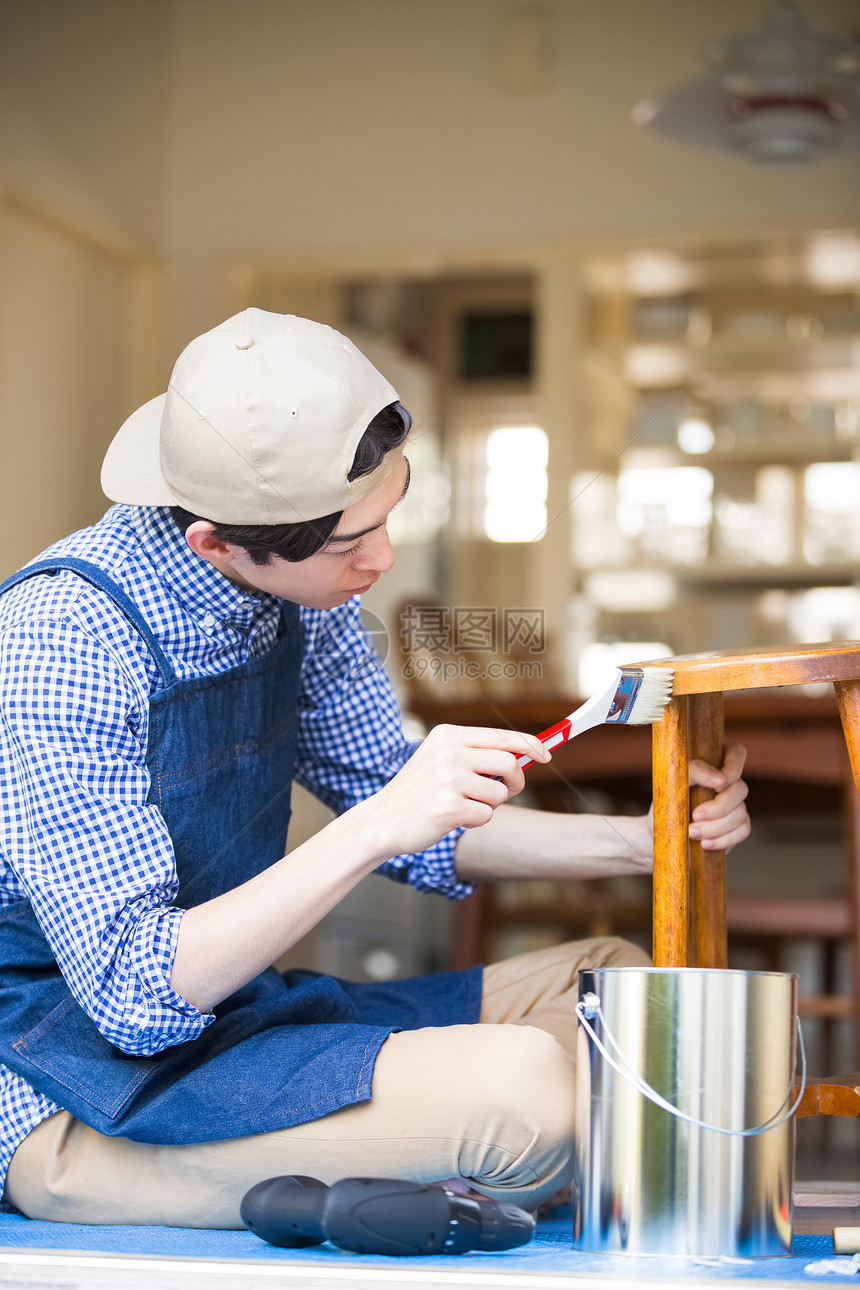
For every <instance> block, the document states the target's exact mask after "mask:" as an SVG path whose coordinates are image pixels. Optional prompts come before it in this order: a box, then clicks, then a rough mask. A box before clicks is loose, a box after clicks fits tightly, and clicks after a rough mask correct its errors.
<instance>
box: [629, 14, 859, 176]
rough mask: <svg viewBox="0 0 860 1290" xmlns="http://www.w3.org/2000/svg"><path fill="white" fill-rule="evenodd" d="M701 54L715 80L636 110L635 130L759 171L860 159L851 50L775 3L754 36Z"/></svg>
mask: <svg viewBox="0 0 860 1290" xmlns="http://www.w3.org/2000/svg"><path fill="white" fill-rule="evenodd" d="M704 54H705V58H706V60H707V61H708V63H709V64H710V65H711V67H712V68H713V71H714V74H713V75H712V76H708V77H707V78H705V79H704V80H701V81H689V82H687V84H685V85H681V86H679V87H678V89H676V90H670V91H669V93H668V94H664V95H663V96H662V97H661V98H658V99H646V100H644V101H643V102H641V103H637V105H636V107H635V108H634V109H633V120H634V121H635V122H636V123H637V125H647V126H650V127H651V129H653V130H657V131H658V132H659V133H660V134H665V135H668V136H669V137H670V138H672V139H677V140H679V141H680V142H681V143H690V144H696V145H699V146H701V147H705V148H722V149H724V150H727V151H729V152H735V153H738V154H739V155H740V156H742V157H746V158H747V159H748V160H750V161H758V162H763V163H765V164H768V165H773V164H777V163H781V164H786V163H797V162H802V161H815V160H817V159H818V158H820V157H825V156H835V155H839V154H841V153H849V152H857V151H860V44H858V42H857V41H855V40H849V39H847V38H842V37H837V36H823V35H819V33H818V32H813V31H810V29H809V28H808V27H807V26H806V24H805V22H804V20H803V15H802V14H801V12H800V10H799V9H798V8H797V6H796V5H795V4H793V3H791V0H781V2H780V3H778V4H776V5H775V6H774V7H773V8H772V9H771V10H770V11H769V13H768V14H767V17H766V19H765V25H764V27H763V29H762V30H761V31H757V32H752V33H751V34H749V35H744V36H729V37H727V38H726V39H725V40H721V41H717V42H716V43H714V44H712V45H710V46H708V47H707V48H706V49H705V51H704Z"/></svg>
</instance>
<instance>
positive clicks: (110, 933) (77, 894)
mask: <svg viewBox="0 0 860 1290" xmlns="http://www.w3.org/2000/svg"><path fill="white" fill-rule="evenodd" d="M46 555H52V556H53V555H65V556H76V557H77V558H78V559H83V560H88V561H90V562H91V563H93V564H95V565H97V566H99V567H100V568H101V569H103V570H104V572H105V573H106V574H107V575H108V577H110V578H112V579H113V580H114V581H115V582H117V583H119V585H120V586H121V587H122V588H123V589H124V590H125V591H126V592H127V593H128V594H129V595H130V596H131V598H132V600H133V601H134V602H135V603H136V604H137V605H138V606H139V607H140V609H141V610H142V612H143V615H144V617H145V618H146V620H147V622H148V623H149V625H150V627H151V628H152V630H153V632H154V633H155V636H156V638H157V640H158V642H159V644H160V645H161V647H162V649H163V650H164V652H165V654H166V655H167V657H168V659H169V661H170V663H171V665H172V666H173V668H174V671H175V673H176V676H177V678H179V679H189V678H195V677H203V676H214V675H217V674H219V673H221V672H225V671H227V670H228V669H230V668H233V667H237V666H238V665H239V664H241V663H244V662H246V661H247V660H249V659H252V658H257V657H259V656H260V655H263V654H265V653H266V652H267V651H268V650H269V649H270V648H271V647H272V645H273V644H274V642H275V638H276V634H277V629H278V620H279V612H280V602H279V601H278V600H277V599H276V598H275V597H274V596H270V595H265V594H261V595H259V596H251V595H249V594H247V593H246V592H244V591H242V590H240V589H238V588H237V587H235V586H234V585H233V584H232V583H230V582H229V581H228V580H227V579H226V578H224V577H222V575H221V574H220V573H218V572H217V570H215V569H214V568H212V566H211V565H209V564H207V563H206V562H205V561H203V560H200V559H199V558H198V557H197V556H195V555H194V554H193V552H192V551H191V550H190V549H189V547H188V546H187V545H186V543H185V541H184V539H183V538H182V536H181V535H180V533H179V531H178V530H177V528H176V526H175V525H174V523H173V519H172V517H171V515H170V512H169V511H168V510H166V509H160V508H150V507H128V506H114V507H112V508H111V509H110V510H109V511H108V512H107V514H106V515H105V516H104V517H103V519H101V520H100V521H99V522H98V523H97V524H95V525H93V526H92V527H91V528H88V529H84V530H82V531H81V532H79V533H76V534H73V535H72V536H71V537H69V538H66V539H64V540H63V541H62V542H59V543H57V545H55V546H54V547H51V548H50V551H49V552H47V553H46ZM302 620H303V622H304V625H305V632H306V643H305V655H304V660H303V664H302V673H301V686H300V697H299V730H298V751H297V762H296V773H295V779H296V780H297V781H298V782H299V783H300V784H302V785H303V786H304V787H305V788H307V789H308V790H309V791H310V792H311V793H313V794H314V796H315V797H317V798H319V800H320V801H321V802H323V803H324V804H325V805H326V806H328V807H330V808H331V809H332V810H333V811H334V812H335V813H336V814H340V813H341V812H343V811H345V810H348V809H349V807H351V806H353V805H354V804H355V803H356V802H359V801H361V800H363V799H364V798H366V797H369V796H370V795H371V794H373V793H374V792H376V791H378V789H379V788H381V787H382V785H383V784H385V783H387V782H388V780H389V779H390V778H391V776H392V775H394V774H395V773H396V772H397V771H398V770H399V769H400V768H401V767H402V766H403V764H404V763H405V762H406V761H407V759H408V758H409V757H410V756H411V755H412V753H413V752H414V750H415V748H416V747H417V745H416V744H414V743H410V742H408V741H407V740H406V739H405V737H404V735H403V731H402V728H401V722H400V713H399V709H398V706H397V701H396V699H395V697H394V694H393V691H392V689H391V685H390V683H389V681H388V678H387V676H386V674H385V672H384V670H383V668H382V667H381V665H380V664H379V660H378V655H377V654H376V653H375V651H374V648H373V645H372V644H371V643H369V638H368V636H367V633H366V632H365V630H364V628H363V625H362V622H361V617H360V606H359V603H358V598H357V597H355V598H353V599H352V600H350V601H348V602H347V603H346V604H344V605H341V606H339V607H337V608H335V609H330V610H315V609H302ZM158 684H159V676H158V671H157V668H156V665H155V662H154V660H153V658H152V655H151V653H150V652H149V650H148V649H147V647H146V645H145V643H144V642H143V640H142V639H141V637H140V636H139V634H138V633H137V632H136V631H135V630H134V628H133V627H131V625H130V624H129V623H128V621H127V619H126V618H125V617H124V615H123V614H122V613H121V612H120V611H119V610H118V609H117V608H116V606H115V605H113V603H112V602H111V601H110V600H109V599H108V598H107V597H106V596H105V595H104V593H102V592H101V591H99V590H97V589H96V588H94V587H92V586H90V584H89V583H87V582H85V581H84V580H83V579H82V578H80V577H78V576H77V575H75V574H73V573H71V572H68V571H65V572H62V573H60V574H57V575H56V576H54V577H52V578H34V579H32V580H29V581H26V582H24V583H23V584H19V585H18V586H16V587H13V588H12V589H11V590H9V591H7V592H5V593H4V594H3V596H0V723H2V724H0V801H2V803H3V809H2V818H0V829H2V833H0V905H6V904H9V903H10V902H12V901H15V900H18V899H20V898H21V897H22V896H24V897H26V898H27V899H28V900H29V901H30V902H31V904H32V906H33V909H34V910H35V913H36V915H37V917H38V919H39V923H40V925H41V927H42V930H43V931H44V933H45V936H46V937H47V939H48V941H49V943H50V945H51V948H52V950H53V953H54V955H55V956H56V959H57V962H58V964H59V966H60V968H61V969H62V972H63V975H64V977H65V979H66V981H67V983H68V985H69V987H70V989H71V990H72V992H73V994H74V996H75V998H76V999H77V1000H78V1002H79V1003H80V1004H81V1006H82V1007H83V1008H85V1009H86V1011H87V1012H88V1013H89V1015H90V1016H91V1017H92V1018H93V1020H94V1021H95V1023H96V1025H97V1026H98V1027H99V1030H100V1031H101V1033H102V1034H103V1035H104V1036H105V1038H107V1039H108V1040H109V1041H110V1042H111V1043H113V1044H115V1045H117V1046H118V1047H119V1048H120V1049H121V1050H122V1051H123V1052H126V1053H129V1054H132V1055H147V1054H151V1053H156V1052H159V1051H161V1050H162V1049H164V1048H166V1047H168V1046H169V1045H171V1044H178V1043H183V1042H185V1041H186V1040H189V1039H194V1038H195V1037H196V1036H198V1035H199V1034H200V1033H201V1031H202V1030H203V1028H204V1027H205V1026H206V1025H208V1024H209V1023H210V1022H211V1021H212V1019H213V1018H212V1016H211V1015H205V1014H201V1013H200V1012H199V1011H198V1010H197V1009H196V1008H194V1007H192V1006H191V1005H190V1004H189V1003H187V1002H186V1001H185V999H183V998H182V997H181V996H180V995H178V994H177V993H176V992H175V991H174V990H172V989H171V988H170V972H171V966H172V963H173V957H174V953H175V949H176V938H177V935H178V931H179V921H180V918H181V916H182V910H181V909H179V908H177V907H176V906H175V905H174V904H173V903H172V902H173V900H174V898H175V896H176V892H177V890H178V882H177V875H176V866H175V863H174V857H173V848H172V846H171V841H170V837H169V835H168V833H167V830H166V828H165V825H164V821H163V819H162V817H161V815H160V813H159V812H158V811H157V810H156V809H155V808H154V807H152V806H148V805H147V801H146V798H147V791H148V787H149V777H148V775H147V771H146V764H145V758H146V746H147V725H148V707H149V697H150V694H151V692H152V691H153V690H154V689H155V688H156V687H157V686H158ZM458 836H459V831H455V832H454V833H452V834H449V835H448V836H447V837H445V838H443V839H442V841H441V842H439V843H437V844H436V845H435V846H433V847H430V848H429V849H428V850H427V851H425V852H422V853H421V854H418V855H401V856H395V857H394V858H393V859H392V860H390V861H388V862H387V863H386V864H384V865H382V866H381V870H380V872H384V873H387V874H388V875H389V876H390V877H393V878H395V879H397V880H399V881H402V882H408V883H410V884H411V885H412V886H413V887H415V888H417V889H418V890H421V891H436V892H440V893H442V894H444V895H446V896H448V897H451V898H454V899H457V898H459V897H461V896H464V895H466V894H468V892H469V891H470V890H471V888H470V887H468V886H467V885H465V884H461V883H459V882H458V881H457V877H456V873H455V871H454V861H453V856H454V844H455V842H456V838H457V837H458ZM130 857H133V863H131V862H130ZM59 1109H60V1108H59V1107H58V1106H57V1105H56V1104H55V1103H54V1102H52V1101H50V1100H49V1099H48V1098H46V1097H44V1096H42V1095H41V1094H40V1093H37V1092H36V1091H35V1089H33V1088H32V1087H31V1086H30V1085H29V1084H28V1083H26V1082H25V1081H24V1080H23V1079H21V1078H20V1077H19V1076H17V1075H14V1074H13V1073H12V1072H11V1071H10V1070H8V1069H7V1068H6V1067H5V1066H2V1065H0V1126H2V1144H0V1187H2V1182H3V1179H4V1178H5V1175H6V1169H7V1167H8V1164H9V1161H10V1160H11V1158H12V1153H13V1152H14V1150H15V1148H16V1146H17V1145H18V1143H19V1142H21V1140H22V1139H23V1138H24V1137H25V1136H26V1134H27V1133H29V1131H30V1130H31V1129H32V1128H34V1127H35V1126H36V1125H37V1124H38V1123H39V1121H40V1120H42V1119H44V1118H45V1117H46V1116H48V1115H51V1114H53V1113H54V1112H55V1111H57V1110H59Z"/></svg>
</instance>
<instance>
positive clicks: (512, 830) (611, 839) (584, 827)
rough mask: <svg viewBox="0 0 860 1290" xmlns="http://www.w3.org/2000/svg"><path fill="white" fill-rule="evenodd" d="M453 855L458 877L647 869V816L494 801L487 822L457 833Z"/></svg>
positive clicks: (649, 847) (598, 873)
mask: <svg viewBox="0 0 860 1290" xmlns="http://www.w3.org/2000/svg"><path fill="white" fill-rule="evenodd" d="M454 859H455V865H456V869H457V876H458V877H459V878H460V879H461V881H464V882H479V881H481V880H482V879H503V878H557V879H564V878H601V877H607V876H608V875H610V874H620V873H650V871H651V865H652V839H651V829H650V825H649V823H648V817H647V816H624V815H611V816H607V815H590V814H589V815H568V814H560V813H556V812H554V811H535V810H530V809H528V808H526V807H522V806H511V805H507V806H500V807H499V808H498V809H497V811H496V812H495V814H494V816H493V818H492V819H491V820H490V822H489V824H485V825H483V826H482V827H481V828H478V829H469V830H467V831H466V832H465V833H463V834H462V835H461V837H460V838H459V840H458V842H457V848H456V851H455V853H454Z"/></svg>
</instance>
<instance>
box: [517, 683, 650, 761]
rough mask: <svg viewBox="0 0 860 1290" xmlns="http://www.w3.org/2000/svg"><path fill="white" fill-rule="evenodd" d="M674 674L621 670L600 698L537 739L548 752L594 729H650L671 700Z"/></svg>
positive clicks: (599, 695)
mask: <svg viewBox="0 0 860 1290" xmlns="http://www.w3.org/2000/svg"><path fill="white" fill-rule="evenodd" d="M673 679H674V672H673V671H672V669H671V667H620V668H615V670H614V671H613V673H612V676H611V677H610V678H609V680H608V681H607V684H606V686H605V688H604V689H603V690H601V691H600V693H599V694H595V695H593V696H592V697H591V698H590V699H587V700H586V701H585V703H583V704H582V706H581V707H579V708H577V709H576V711H575V712H571V714H570V716H569V717H565V718H564V720H563V721H559V722H558V723H557V724H556V725H554V726H550V727H549V729H548V730H542V731H541V733H540V734H539V735H538V739H539V740H540V741H541V743H542V744H544V745H545V746H546V747H547V748H557V747H558V746H559V744H566V743H567V741H568V740H569V739H573V737H574V736H575V735H581V734H582V732H583V731H584V730H591V729H592V728H593V727H594V726H602V725H604V724H612V725H618V726H647V725H650V724H651V723H652V722H654V721H659V720H660V718H661V716H662V715H663V709H664V708H665V706H666V704H667V703H668V702H669V700H670V699H671V697H672V681H673ZM533 761H534V758H533V757H528V756H526V755H525V754H524V755H523V756H522V757H518V758H517V762H518V764H519V765H520V766H531V764H532V762H533Z"/></svg>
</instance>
